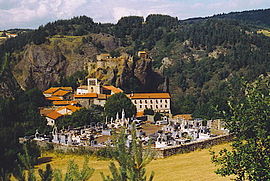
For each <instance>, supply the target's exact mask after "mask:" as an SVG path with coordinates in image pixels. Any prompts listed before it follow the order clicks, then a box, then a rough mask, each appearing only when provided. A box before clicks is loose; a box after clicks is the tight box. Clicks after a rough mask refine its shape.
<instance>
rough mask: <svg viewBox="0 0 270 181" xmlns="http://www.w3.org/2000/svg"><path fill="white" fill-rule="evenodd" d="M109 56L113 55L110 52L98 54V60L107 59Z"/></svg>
mask: <svg viewBox="0 0 270 181" xmlns="http://www.w3.org/2000/svg"><path fill="white" fill-rule="evenodd" d="M109 58H111V55H110V54H109V53H102V54H99V55H97V60H98V61H100V60H107V59H109Z"/></svg>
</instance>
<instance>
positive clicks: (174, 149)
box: [156, 135, 233, 158]
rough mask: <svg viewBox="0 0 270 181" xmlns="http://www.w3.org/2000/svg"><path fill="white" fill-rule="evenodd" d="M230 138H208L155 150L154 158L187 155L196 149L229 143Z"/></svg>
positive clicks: (229, 136)
mask: <svg viewBox="0 0 270 181" xmlns="http://www.w3.org/2000/svg"><path fill="white" fill-rule="evenodd" d="M232 138H233V136H232V135H222V136H217V137H214V138H210V139H207V140H202V141H196V142H191V143H186V144H183V145H178V146H170V147H166V148H157V149H156V157H157V158H165V157H167V156H171V155H174V154H178V153H188V152H192V151H195V150H198V149H204V148H209V147H211V146H213V145H218V144H221V143H225V142H229V141H231V140H232Z"/></svg>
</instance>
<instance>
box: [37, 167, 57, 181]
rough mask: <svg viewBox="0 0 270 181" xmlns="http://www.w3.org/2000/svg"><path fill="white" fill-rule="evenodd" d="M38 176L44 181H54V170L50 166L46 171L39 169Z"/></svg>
mask: <svg viewBox="0 0 270 181" xmlns="http://www.w3.org/2000/svg"><path fill="white" fill-rule="evenodd" d="M38 174H39V176H40V177H41V180H42V181H52V179H53V170H52V167H51V165H50V164H46V170H45V171H43V170H42V169H38Z"/></svg>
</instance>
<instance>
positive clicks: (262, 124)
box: [212, 76, 270, 181]
mask: <svg viewBox="0 0 270 181" xmlns="http://www.w3.org/2000/svg"><path fill="white" fill-rule="evenodd" d="M242 91H243V95H244V98H243V99H239V97H231V99H230V100H229V102H228V104H229V107H230V109H229V111H227V112H225V120H226V127H227V128H228V129H229V130H230V133H231V134H233V135H234V136H235V139H234V141H233V143H232V150H231V151H229V150H227V149H223V150H221V151H220V152H219V154H215V153H214V152H213V153H212V154H213V157H212V161H213V162H214V163H215V164H217V165H220V166H221V168H219V169H217V171H216V173H217V174H220V175H222V176H228V175H235V176H236V180H258V181H259V180H270V120H269V118H270V76H260V77H259V78H258V79H257V80H256V81H254V82H252V83H244V88H243V89H242Z"/></svg>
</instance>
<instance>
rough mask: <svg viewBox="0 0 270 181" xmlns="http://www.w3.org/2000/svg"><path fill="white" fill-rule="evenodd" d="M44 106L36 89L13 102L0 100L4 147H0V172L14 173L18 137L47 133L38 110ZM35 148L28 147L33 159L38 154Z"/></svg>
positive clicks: (1, 138) (19, 146) (30, 145)
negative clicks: (37, 132)
mask: <svg viewBox="0 0 270 181" xmlns="http://www.w3.org/2000/svg"><path fill="white" fill-rule="evenodd" d="M44 104H45V101H44V97H43V95H42V94H41V92H40V91H38V90H36V89H33V90H29V91H26V92H25V93H22V94H20V95H18V96H17V97H16V99H15V100H11V99H3V98H0V144H1V145H5V146H1V147H0V159H1V162H0V170H1V172H3V173H5V174H6V173H11V172H13V171H14V168H15V166H16V164H17V163H16V160H17V154H18V153H19V152H21V151H22V147H21V145H20V144H19V143H18V141H19V140H18V138H19V137H23V136H26V135H33V134H34V133H35V131H36V129H38V130H39V132H40V133H45V132H46V131H48V127H47V125H46V124H47V122H46V120H45V118H42V117H41V116H40V114H39V110H38V107H39V106H42V105H44ZM27 145H28V144H27ZM36 148H37V147H36V146H35V145H34V144H29V145H28V149H29V151H30V153H31V155H32V156H33V158H37V157H38V156H39V154H40V153H39V152H36V151H35V150H37V149H36ZM33 160H34V159H33ZM34 162H35V161H34ZM6 163H9V164H6Z"/></svg>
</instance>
